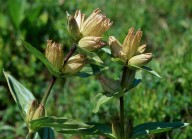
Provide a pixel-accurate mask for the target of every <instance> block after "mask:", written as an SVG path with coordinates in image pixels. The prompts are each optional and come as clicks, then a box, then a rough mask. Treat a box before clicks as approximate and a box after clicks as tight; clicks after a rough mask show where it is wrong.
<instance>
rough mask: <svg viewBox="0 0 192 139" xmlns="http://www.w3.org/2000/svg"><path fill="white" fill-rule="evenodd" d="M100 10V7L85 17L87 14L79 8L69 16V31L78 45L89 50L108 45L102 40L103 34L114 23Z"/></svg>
mask: <svg viewBox="0 0 192 139" xmlns="http://www.w3.org/2000/svg"><path fill="white" fill-rule="evenodd" d="M100 12H101V10H100V9H95V10H94V11H93V13H92V14H91V15H90V16H89V17H88V18H87V19H85V15H84V14H82V13H81V11H80V10H77V11H76V12H75V15H74V16H69V17H68V30H69V32H70V33H71V35H72V36H73V37H74V38H75V39H76V41H77V42H78V45H79V46H80V47H82V48H84V49H86V50H88V51H93V50H96V49H99V48H101V47H103V46H104V45H106V43H104V42H103V41H102V37H101V36H102V34H103V33H105V32H106V31H107V30H108V29H109V28H110V27H111V25H112V24H113V23H112V22H110V19H109V18H107V17H106V16H104V15H103V14H101V13H100Z"/></svg>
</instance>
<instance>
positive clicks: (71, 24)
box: [68, 16, 81, 41]
mask: <svg viewBox="0 0 192 139" xmlns="http://www.w3.org/2000/svg"><path fill="white" fill-rule="evenodd" d="M68 31H69V32H70V34H71V35H72V37H73V38H75V39H76V40H77V41H78V40H79V39H80V38H81V33H80V30H79V27H78V24H77V21H76V19H75V18H74V17H73V16H68Z"/></svg>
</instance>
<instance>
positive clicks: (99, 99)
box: [93, 93, 117, 113]
mask: <svg viewBox="0 0 192 139" xmlns="http://www.w3.org/2000/svg"><path fill="white" fill-rule="evenodd" d="M115 95H117V93H98V94H97V95H96V96H95V98H94V102H93V105H94V107H93V112H94V113H97V112H98V111H99V108H100V106H101V105H103V104H104V103H106V102H108V101H109V100H111V99H112V98H113V97H115Z"/></svg>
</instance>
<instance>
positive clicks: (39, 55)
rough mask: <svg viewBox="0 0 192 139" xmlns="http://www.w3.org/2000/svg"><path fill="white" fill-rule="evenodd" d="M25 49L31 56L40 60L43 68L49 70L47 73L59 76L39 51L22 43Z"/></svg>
mask: <svg viewBox="0 0 192 139" xmlns="http://www.w3.org/2000/svg"><path fill="white" fill-rule="evenodd" d="M23 43H24V45H25V47H26V48H27V49H28V50H29V51H30V52H31V53H32V54H33V55H35V56H36V57H37V58H38V59H39V60H41V61H42V62H43V63H44V64H45V66H47V68H48V69H49V71H50V72H51V73H52V74H53V75H54V76H56V77H59V76H61V72H60V71H58V70H57V69H55V68H54V67H53V66H52V65H51V63H50V62H49V61H48V60H47V58H46V57H45V55H44V54H42V53H41V52H40V51H39V50H37V49H36V48H35V47H34V46H32V45H31V44H29V43H27V42H25V41H23Z"/></svg>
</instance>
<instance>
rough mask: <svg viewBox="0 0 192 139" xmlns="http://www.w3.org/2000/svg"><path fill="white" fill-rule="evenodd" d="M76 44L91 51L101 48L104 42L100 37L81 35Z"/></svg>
mask: <svg viewBox="0 0 192 139" xmlns="http://www.w3.org/2000/svg"><path fill="white" fill-rule="evenodd" d="M78 45H79V46H80V47H82V48H84V49H85V50H88V51H93V50H96V49H99V48H102V47H103V46H105V45H106V43H105V42H103V41H102V40H101V37H94V36H87V37H83V38H82V39H81V40H80V41H79V43H78Z"/></svg>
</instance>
